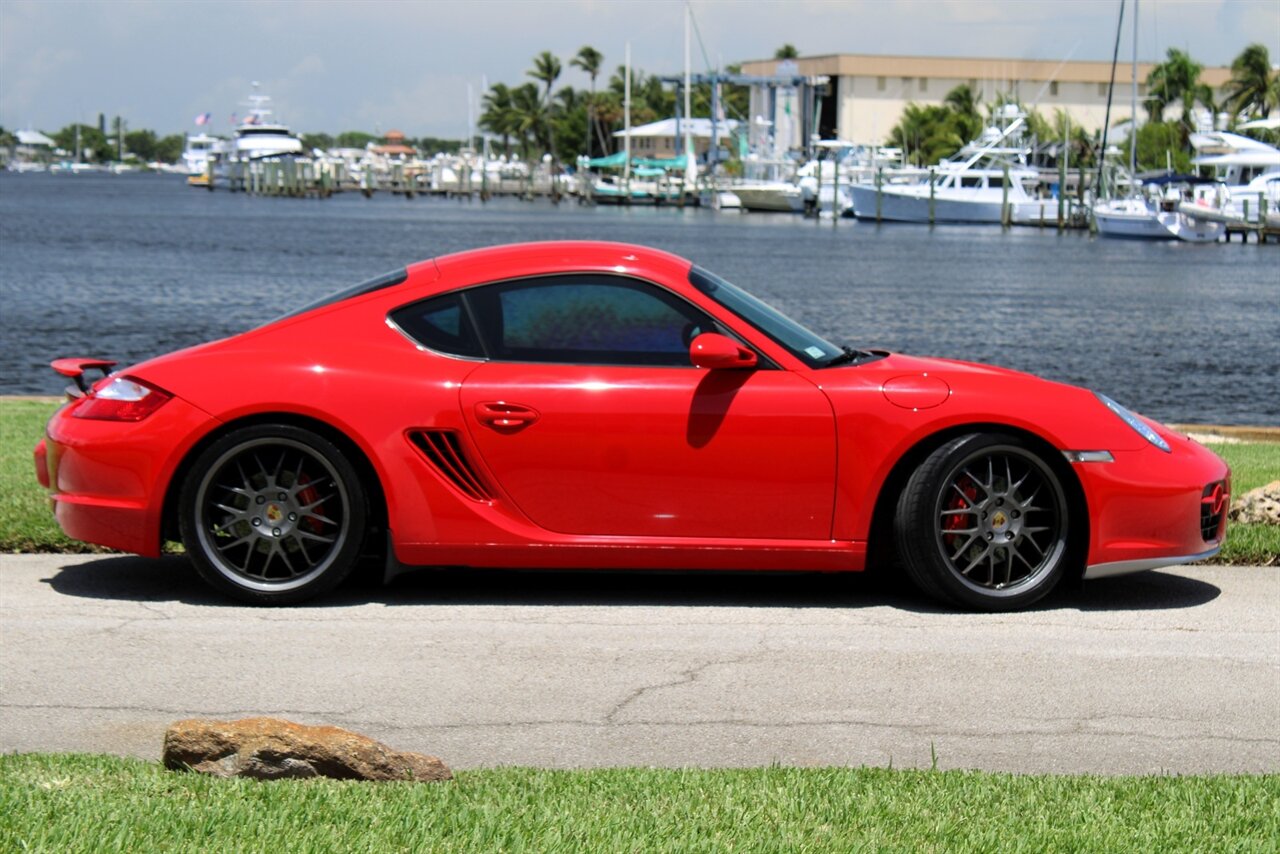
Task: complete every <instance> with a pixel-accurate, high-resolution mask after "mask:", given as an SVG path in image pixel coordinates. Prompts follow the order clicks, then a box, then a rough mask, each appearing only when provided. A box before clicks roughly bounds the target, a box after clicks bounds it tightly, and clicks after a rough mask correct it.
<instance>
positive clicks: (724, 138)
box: [613, 117, 738, 159]
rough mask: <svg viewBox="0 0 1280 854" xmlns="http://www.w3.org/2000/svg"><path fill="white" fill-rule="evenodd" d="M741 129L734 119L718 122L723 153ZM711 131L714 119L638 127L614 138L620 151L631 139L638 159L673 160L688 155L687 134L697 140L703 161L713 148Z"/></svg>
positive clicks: (697, 152)
mask: <svg viewBox="0 0 1280 854" xmlns="http://www.w3.org/2000/svg"><path fill="white" fill-rule="evenodd" d="M677 125H679V129H678V131H677ZM737 128H738V123H737V122H736V121H733V120H732V119H725V120H722V121H720V122H718V123H717V125H716V128H715V132H716V144H717V145H718V146H719V147H720V148H722V149H730V143H731V141H732V140H731V136H732V134H733V132H734V131H735V130H737ZM711 130H712V127H711V119H706V118H697V117H694V118H692V119H680V120H679V121H678V122H677V120H676V119H674V118H672V119H662V120H661V121H656V122H650V123H649V124H647V125H638V126H636V127H633V128H631V130H629V131H626V130H620V131H617V132H615V133H614V135H613V136H614V138H615V139H617V140H618V141H619V147H621V142H622V140H624V139H626V138H627V137H628V136H629V137H631V154H632V155H633V156H635V157H654V158H669V157H679V156H680V155H681V154H684V134H685V133H686V131H687V132H688V133H689V135H690V136H691V137H693V151H694V154H695V155H696V156H697V157H698V158H700V159H701V158H702V157H703V155H705V154H706V153H707V150H708V149H710V148H711ZM730 150H732V149H730Z"/></svg>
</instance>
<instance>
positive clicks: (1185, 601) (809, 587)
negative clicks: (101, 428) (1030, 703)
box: [43, 555, 1222, 613]
mask: <svg viewBox="0 0 1280 854" xmlns="http://www.w3.org/2000/svg"><path fill="white" fill-rule="evenodd" d="M43 581H44V582H45V583H47V584H49V585H50V587H51V588H52V589H53V590H54V591H56V592H58V593H60V594H63V595H66V596H76V597H82V598H89V599H115V600H122V601H135V602H182V603H184V604H189V605H207V606H228V607H232V606H238V605H239V604H240V603H237V602H234V601H232V600H230V599H228V598H227V597H225V596H223V595H221V594H220V593H217V592H216V591H214V590H212V589H210V588H209V587H208V586H207V585H206V584H205V583H204V582H203V581H202V580H201V579H200V578H199V576H197V575H196V572H195V569H194V568H193V567H192V566H191V564H190V563H189V562H188V561H187V560H186V558H183V557H164V558H160V559H158V560H153V559H148V558H140V557H131V556H115V555H113V556H107V557H103V558H101V559H100V560H91V561H85V562H77V563H71V564H67V565H65V566H63V567H62V568H61V569H59V570H58V572H57V573H56V574H54V575H53V576H52V577H50V578H46V579H43ZM1221 592H1222V591H1221V590H1220V589H1219V588H1217V587H1215V586H1214V585H1212V584H1208V583H1206V582H1204V581H1200V580H1198V579H1194V578H1186V577H1184V576H1181V575H1177V574H1176V573H1171V572H1145V573H1140V574H1138V575H1132V576H1124V577H1120V578H1108V579H1102V580H1098V581H1091V582H1087V583H1085V584H1083V585H1079V584H1067V585H1064V586H1063V587H1062V588H1061V589H1059V590H1057V591H1055V592H1054V593H1053V594H1052V595H1050V596H1049V597H1048V598H1047V599H1046V600H1045V601H1043V602H1041V603H1039V604H1037V605H1036V606H1035V608H1034V610H1053V609H1060V608H1067V609H1074V610H1079V611H1143V610H1168V609H1177V608H1193V607H1195V606H1197V605H1203V604H1204V603H1206V602H1210V601H1212V600H1214V599H1216V598H1217V597H1218V596H1219V595H1220V594H1221ZM370 603H375V604H382V605H388V606H408V605H417V606H422V605H533V606H592V605H595V606H614V607H663V606H671V607H677V606H705V607H756V608H870V607H878V606H884V607H890V608H894V609H897V610H903V611H912V612H919V613H950V612H955V611H956V609H953V608H948V607H946V606H944V605H940V604H937V603H934V602H932V601H930V600H928V599H925V598H924V597H923V596H921V595H920V594H918V593H917V592H915V591H914V590H913V589H911V588H910V587H909V586H908V585H907V584H906V583H905V582H904V581H903V580H902V579H899V578H895V577H893V576H891V575H889V574H888V573H887V572H885V571H882V570H873V571H871V572H866V573H810V572H797V573H786V572H671V571H633V572H616V571H605V570H578V571H559V570H537V571H512V570H490V569H485V570H475V569H424V570H419V571H414V572H410V573H408V574H405V575H402V576H400V577H398V578H396V579H395V580H394V581H393V582H392V583H391V584H389V585H384V584H382V582H381V573H380V567H378V566H375V565H372V564H370V565H366V566H362V567H360V569H358V570H357V573H356V575H355V577H353V578H352V579H349V580H348V581H347V582H346V583H344V584H343V585H342V586H341V587H340V588H339V589H338V590H337V591H335V592H334V593H331V594H329V595H326V596H322V597H320V598H318V599H316V600H314V601H313V602H309V603H306V604H305V605H303V606H300V607H306V608H332V607H350V606H354V605H363V604H370Z"/></svg>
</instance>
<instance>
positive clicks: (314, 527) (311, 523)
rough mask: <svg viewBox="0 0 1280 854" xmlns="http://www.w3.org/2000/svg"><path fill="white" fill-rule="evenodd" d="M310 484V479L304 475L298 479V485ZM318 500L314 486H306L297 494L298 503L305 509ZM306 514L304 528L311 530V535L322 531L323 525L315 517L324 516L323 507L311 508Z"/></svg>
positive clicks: (321, 505)
mask: <svg viewBox="0 0 1280 854" xmlns="http://www.w3.org/2000/svg"><path fill="white" fill-rule="evenodd" d="M310 482H311V478H309V477H307V475H306V474H303V475H302V476H301V477H299V478H298V483H310ZM319 498H320V493H319V492H317V491H316V488H315V487H314V486H308V487H307V488H306V489H304V490H302V491H301V492H299V493H298V503H299V504H301V505H302V506H303V507H306V506H307V505H308V504H310V503H311V502H313V501H316V500H317V499H319ZM307 513H308V515H307V518H306V519H305V520H304V522H305V524H306V526H307V527H308V528H310V529H311V533H313V534H318V533H320V532H321V531H322V530H323V529H324V523H323V522H321V521H320V520H319V519H317V518H315V517H316V516H323V515H324V505H323V504H320V505H317V506H315V507H312V508H311V509H310V510H308V511H307ZM311 514H315V515H311Z"/></svg>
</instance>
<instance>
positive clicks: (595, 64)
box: [569, 45, 604, 157]
mask: <svg viewBox="0 0 1280 854" xmlns="http://www.w3.org/2000/svg"><path fill="white" fill-rule="evenodd" d="M603 63H604V54H603V53H601V52H600V51H598V50H596V49H595V48H593V47H592V46H591V45H583V46H582V47H581V48H580V49H579V50H578V55H577V56H575V57H574V58H573V59H572V60H570V62H569V64H570V65H572V66H573V67H574V68H578V69H581V70H582V71H585V72H586V73H587V76H588V77H590V78H591V99H590V100H589V101H587V157H590V156H591V134H592V133H593V130H594V129H595V126H596V103H595V102H596V77H597V76H599V74H600V66H601V65H602V64H603Z"/></svg>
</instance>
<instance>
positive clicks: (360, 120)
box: [0, 0, 1280, 138]
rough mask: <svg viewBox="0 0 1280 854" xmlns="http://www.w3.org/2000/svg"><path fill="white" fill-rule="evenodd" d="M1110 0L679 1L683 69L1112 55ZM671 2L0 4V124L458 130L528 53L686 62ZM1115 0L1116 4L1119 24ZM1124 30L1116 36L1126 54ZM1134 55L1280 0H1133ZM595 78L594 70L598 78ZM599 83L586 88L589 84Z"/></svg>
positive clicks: (1253, 14) (1266, 19)
mask: <svg viewBox="0 0 1280 854" xmlns="http://www.w3.org/2000/svg"><path fill="white" fill-rule="evenodd" d="M1119 5H1120V0H785V2H774V0H692V9H693V17H694V20H695V22H696V28H697V33H698V36H699V38H697V39H695V41H694V48H693V56H694V60H693V68H694V70H695V71H705V70H708V69H709V68H711V67H714V66H716V65H719V64H728V63H734V62H741V61H744V60H751V59H763V58H768V57H771V56H773V52H774V50H776V49H777V48H778V47H780V46H781V45H782V44H784V43H788V42H789V43H791V44H794V45H795V46H796V47H797V48H798V49H799V50H800V53H801V55H802V56H806V55H819V54H830V53H867V54H896V55H908V56H960V57H980V58H999V59H1052V60H1059V59H1065V58H1070V59H1080V60H1098V59H1110V57H1111V51H1112V47H1113V44H1114V40H1115V23H1116V15H1117V12H1118V10H1119ZM684 8H685V2H684V0H469V1H468V2H455V1H454V0H363V2H344V0H96V2H84V0H0V126H3V127H4V128H6V129H8V130H16V129H25V128H34V129H37V130H44V131H47V132H53V131H56V130H58V129H59V128H61V127H64V126H65V125H68V124H71V123H73V122H76V121H82V122H85V123H88V124H96V123H97V117H98V114H99V113H105V114H106V115H107V116H108V117H111V116H116V115H120V116H123V117H124V119H125V121H126V122H127V123H128V126H129V127H130V128H132V129H139V128H150V129H152V130H155V131H156V132H157V133H159V134H160V135H162V136H163V135H165V134H169V133H182V132H187V131H190V132H195V131H196V130H197V128H196V127H195V125H194V117H195V116H197V115H199V114H201V113H204V112H209V113H211V114H212V115H213V123H212V130H213V132H215V133H218V132H221V133H226V132H228V131H229V129H230V119H231V115H232V114H233V113H238V114H239V115H242V116H243V115H244V107H243V104H244V102H245V100H246V98H247V96H248V94H249V92H250V90H251V83H252V82H253V81H259V82H260V83H261V85H262V91H263V92H264V93H265V94H267V95H270V96H271V97H272V99H273V101H274V106H275V108H276V118H277V119H278V120H281V121H284V122H286V123H288V124H289V125H290V126H291V127H292V128H293V130H294V131H296V132H321V131H323V132H328V133H338V132H340V131H344V130H364V131H368V132H371V133H383V132H385V131H387V130H390V129H392V128H395V129H399V130H402V131H404V132H405V133H407V134H408V135H409V136H411V137H418V136H437V137H443V138H460V137H465V136H466V134H467V128H468V104H469V98H468V86H470V87H471V92H472V94H471V96H470V103H472V104H474V103H477V102H478V101H479V98H480V95H481V92H482V88H483V83H484V81H486V80H487V82H488V83H489V84H492V83H495V82H503V83H507V84H508V85H518V84H520V83H523V82H525V81H527V80H529V79H530V78H528V77H527V76H526V72H527V71H528V69H529V68H530V67H531V66H532V58H533V57H534V56H535V55H536V54H538V53H539V52H540V51H543V50H550V51H552V52H553V53H555V54H556V55H557V56H559V57H560V59H561V62H562V63H563V64H564V66H565V71H564V74H563V75H562V76H561V78H560V83H561V84H569V85H573V86H576V87H582V88H585V87H586V86H587V78H586V76H585V75H584V74H583V73H582V72H580V71H577V70H575V69H572V68H571V67H570V66H569V60H570V59H571V58H572V57H573V55H574V54H576V53H577V51H578V49H579V48H580V47H582V46H583V45H591V46H592V47H594V48H596V49H597V50H599V51H601V52H602V53H603V54H604V57H605V68H606V69H608V70H609V72H610V73H611V72H612V71H613V69H615V68H616V67H617V66H619V65H621V64H622V61H623V55H624V49H625V45H626V44H627V43H628V42H630V45H631V55H632V62H633V65H634V66H635V67H636V68H638V69H641V70H643V71H645V72H646V73H659V74H678V73H680V72H681V71H682V69H683V67H684V35H683V33H684V31H683V14H684ZM1132 10H1133V2H1132V0H1130V2H1129V4H1128V6H1127V9H1126V15H1127V16H1130V17H1129V20H1132V18H1131V16H1132ZM1128 26H1129V23H1128V22H1126V33H1125V36H1124V39H1123V42H1122V45H1123V46H1122V57H1124V58H1126V59H1127V58H1128V51H1129V44H1130V38H1131V37H1130V35H1129V34H1128V33H1129V31H1128V29H1127V28H1128ZM1138 34H1139V58H1140V59H1141V60H1144V61H1146V60H1158V59H1160V58H1162V57H1163V55H1164V53H1165V51H1166V50H1167V49H1168V48H1169V47H1177V48H1181V49H1183V50H1186V51H1189V52H1190V54H1191V55H1192V57H1193V58H1194V59H1195V60H1197V61H1198V62H1200V63H1202V64H1204V65H1206V66H1213V65H1229V64H1230V62H1231V60H1232V59H1233V58H1234V57H1235V56H1236V55H1237V54H1239V53H1240V51H1241V50H1242V49H1243V48H1244V47H1245V46H1246V45H1247V44H1249V43H1250V42H1261V43H1262V44H1264V45H1265V46H1266V47H1267V48H1268V50H1269V51H1270V53H1271V57H1272V61H1273V62H1274V63H1280V0H1142V2H1141V4H1140V6H1139V28H1138ZM603 76H604V77H605V78H606V79H607V74H605V75H603ZM601 82H602V83H603V82H604V81H603V80H602V81H601Z"/></svg>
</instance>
